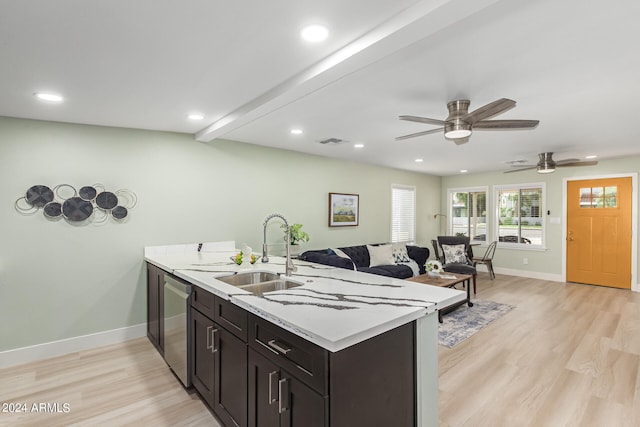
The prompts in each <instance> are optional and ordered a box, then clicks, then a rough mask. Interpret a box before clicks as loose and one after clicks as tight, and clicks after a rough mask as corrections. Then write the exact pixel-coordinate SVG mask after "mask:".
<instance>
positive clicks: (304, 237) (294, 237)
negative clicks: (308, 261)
mask: <svg viewBox="0 0 640 427" xmlns="http://www.w3.org/2000/svg"><path fill="white" fill-rule="evenodd" d="M281 228H283V229H285V230H286V229H287V227H286V226H285V225H284V224H282V225H281ZM289 237H290V238H291V242H290V243H291V244H292V245H299V244H300V243H301V242H305V243H306V242H308V241H309V234H307V232H306V231H302V224H292V225H291V226H290V227H289ZM284 240H285V241H286V240H287V236H286V234H285V236H284Z"/></svg>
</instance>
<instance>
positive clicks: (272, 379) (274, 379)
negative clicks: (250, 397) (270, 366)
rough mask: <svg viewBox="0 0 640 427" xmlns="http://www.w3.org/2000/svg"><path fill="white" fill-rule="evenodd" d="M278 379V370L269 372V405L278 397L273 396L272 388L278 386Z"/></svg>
mask: <svg viewBox="0 0 640 427" xmlns="http://www.w3.org/2000/svg"><path fill="white" fill-rule="evenodd" d="M278 380H280V375H279V372H278V371H273V372H269V405H272V404H273V403H274V402H277V401H278V398H277V397H276V396H274V394H275V393H274V392H273V390H274V389H275V388H276V387H277V386H278Z"/></svg>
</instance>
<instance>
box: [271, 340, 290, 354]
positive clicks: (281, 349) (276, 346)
mask: <svg viewBox="0 0 640 427" xmlns="http://www.w3.org/2000/svg"><path fill="white" fill-rule="evenodd" d="M267 344H269V347H271V348H273V349H275V350H277V351H278V352H279V353H282V354H287V353H289V352H290V351H291V349H290V348H284V347H282V346H281V345H280V344H278V343H277V341H276V340H270V341H268V342H267Z"/></svg>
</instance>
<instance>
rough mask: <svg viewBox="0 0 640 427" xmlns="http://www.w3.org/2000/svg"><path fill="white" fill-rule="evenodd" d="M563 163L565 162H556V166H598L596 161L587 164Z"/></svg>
mask: <svg viewBox="0 0 640 427" xmlns="http://www.w3.org/2000/svg"><path fill="white" fill-rule="evenodd" d="M567 160H575V159H567ZM564 162H565V160H561V161H559V162H556V166H595V165H597V164H598V161H597V160H592V161H589V162H568V163H564Z"/></svg>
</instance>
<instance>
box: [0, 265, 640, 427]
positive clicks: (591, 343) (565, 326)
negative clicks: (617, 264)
mask: <svg viewBox="0 0 640 427" xmlns="http://www.w3.org/2000/svg"><path fill="white" fill-rule="evenodd" d="M477 298H480V299H487V300H492V301H497V302H502V303H508V304H512V305H515V306H516V308H515V309H514V310H512V311H511V312H510V313H508V314H507V315H505V316H504V317H503V318H501V319H499V320H497V321H496V322H494V323H493V324H491V325H490V326H489V327H487V328H485V329H484V330H482V331H480V332H479V333H477V334H476V335H474V336H473V337H471V338H470V339H468V340H467V341H465V342H463V343H461V344H459V345H458V346H456V347H454V348H452V349H448V348H445V347H440V348H439V363H440V425H441V426H452V427H454V426H455V427H457V426H607V427H608V426H638V425H640V409H638V408H640V374H639V370H640V294H638V293H632V292H630V291H624V290H618V289H610V288H600V287H595V286H587V285H576V284H563V283H557V282H546V281H541V280H534V279H523V278H517V277H512V276H503V275H498V276H497V278H496V280H493V281H492V280H490V279H489V277H488V275H486V274H482V273H481V274H480V277H479V279H478V294H477ZM22 402H25V403H27V404H28V408H27V409H28V411H29V410H31V405H32V404H33V403H50V404H51V403H58V404H59V405H60V410H61V411H64V407H63V406H62V405H63V404H64V403H68V404H69V411H68V412H67V413H64V412H60V413H46V412H45V413H33V412H32V413H29V412H27V413H12V414H10V413H2V412H0V425H2V426H4V425H10V426H44V425H46V426H69V425H72V426H73V425H77V426H121V425H135V426H201V425H202V426H204V425H206V426H214V427H218V424H217V423H216V421H215V418H214V417H213V415H212V414H211V412H210V411H209V410H208V409H207V408H206V407H205V405H204V404H203V403H201V402H200V401H199V399H198V397H197V396H196V395H194V394H193V393H188V392H187V391H185V390H184V389H183V388H182V386H181V385H180V383H179V381H178V380H177V379H176V378H175V377H174V376H173V374H172V373H171V372H170V371H169V369H168V368H167V366H166V364H165V363H164V361H163V360H162V358H161V357H160V356H159V355H158V354H157V352H156V351H155V349H154V348H153V346H152V345H151V344H150V343H149V342H148V341H147V339H146V338H140V339H136V340H132V341H128V342H126V343H123V344H118V345H113V346H108V347H102V348H99V349H93V350H89V351H83V352H79V353H73V354H70V355H66V356H61V357H57V358H53V359H48V360H44V361H40V362H35V363H30V364H26V365H21V366H17V367H12V368H7V369H3V370H0V404H4V403H8V404H10V403H22ZM0 409H2V408H0ZM49 409H55V408H51V407H50V408H49ZM354 427H360V426H354ZM362 427H370V426H362ZM382 427H392V426H382Z"/></svg>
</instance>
